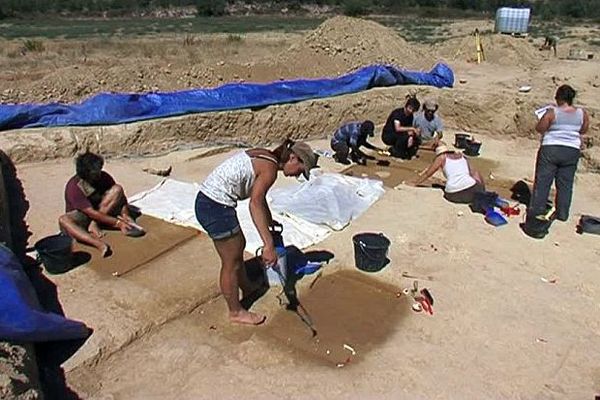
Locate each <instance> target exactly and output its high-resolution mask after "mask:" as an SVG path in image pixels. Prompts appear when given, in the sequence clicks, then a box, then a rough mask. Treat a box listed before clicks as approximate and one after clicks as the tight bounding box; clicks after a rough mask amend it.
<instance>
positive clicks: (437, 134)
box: [413, 100, 444, 150]
mask: <svg viewBox="0 0 600 400" xmlns="http://www.w3.org/2000/svg"><path fill="white" fill-rule="evenodd" d="M438 107H439V106H438V104H437V103H436V102H435V101H433V100H426V101H425V103H423V111H422V112H420V113H418V114H416V115H415V118H414V119H413V126H414V127H415V128H417V129H418V131H419V137H420V139H421V141H422V143H423V144H422V146H423V147H428V148H430V149H431V150H434V149H435V148H436V147H437V145H438V144H439V142H440V139H441V138H442V131H443V130H444V125H443V123H442V119H441V118H440V116H439V115H438V114H436V112H437V110H438Z"/></svg>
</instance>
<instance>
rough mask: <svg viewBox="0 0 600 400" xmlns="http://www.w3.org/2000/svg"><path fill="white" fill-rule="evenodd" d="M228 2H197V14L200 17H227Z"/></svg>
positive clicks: (222, 0) (209, 0) (204, 0)
mask: <svg viewBox="0 0 600 400" xmlns="http://www.w3.org/2000/svg"><path fill="white" fill-rule="evenodd" d="M226 6H227V1H225V0H196V13H197V15H198V16H200V17H218V16H221V15H225V11H226V9H225V8H226Z"/></svg>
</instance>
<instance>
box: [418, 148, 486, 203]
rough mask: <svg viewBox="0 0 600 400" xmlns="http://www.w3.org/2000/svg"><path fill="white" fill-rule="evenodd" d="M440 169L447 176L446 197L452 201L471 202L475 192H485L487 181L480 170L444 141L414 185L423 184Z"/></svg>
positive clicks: (436, 149)
mask: <svg viewBox="0 0 600 400" xmlns="http://www.w3.org/2000/svg"><path fill="white" fill-rule="evenodd" d="M439 170H442V172H443V174H444V176H445V177H446V185H445V187H444V198H445V199H446V200H448V201H449V202H451V203H462V204H470V203H472V202H473V199H474V198H475V194H477V193H479V192H485V183H484V182H483V178H482V177H481V175H480V174H479V172H477V171H476V170H475V169H473V168H472V167H471V165H470V164H469V161H468V160H467V159H466V158H465V157H464V156H463V155H462V154H460V153H455V152H454V151H451V150H450V149H448V147H447V146H446V145H445V144H444V143H443V142H441V143H440V144H439V145H438V146H437V147H436V148H435V159H434V160H433V162H432V163H431V165H430V166H429V168H428V169H427V170H426V171H425V172H424V173H423V175H421V177H420V178H418V179H417V180H416V181H414V182H413V185H414V186H420V185H422V184H423V182H425V181H426V180H427V179H429V178H430V177H431V176H433V174H435V173H436V172H437V171H439Z"/></svg>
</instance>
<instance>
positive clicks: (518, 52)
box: [434, 34, 543, 68]
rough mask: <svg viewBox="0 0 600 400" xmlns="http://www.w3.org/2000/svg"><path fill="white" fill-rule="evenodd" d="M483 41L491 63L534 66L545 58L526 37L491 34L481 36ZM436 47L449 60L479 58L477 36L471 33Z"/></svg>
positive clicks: (486, 54) (488, 60)
mask: <svg viewBox="0 0 600 400" xmlns="http://www.w3.org/2000/svg"><path fill="white" fill-rule="evenodd" d="M481 43H482V45H483V51H484V54H485V58H486V61H487V62H489V63H493V64H497V65H508V66H514V65H521V66H525V67H527V68H532V67H534V66H535V65H538V64H539V63H540V62H541V61H542V59H543V55H542V54H541V52H540V51H539V50H538V49H537V47H536V46H535V44H533V43H530V42H529V41H528V40H527V39H524V38H515V37H512V36H507V35H499V34H489V35H482V36H481ZM434 49H435V52H436V53H437V54H438V55H439V56H440V57H441V58H443V59H446V60H448V61H455V60H461V61H475V60H476V58H477V50H476V47H475V37H474V36H471V35H469V36H464V37H458V38H454V39H450V40H447V41H445V42H442V43H440V44H438V45H437V46H435V47H434Z"/></svg>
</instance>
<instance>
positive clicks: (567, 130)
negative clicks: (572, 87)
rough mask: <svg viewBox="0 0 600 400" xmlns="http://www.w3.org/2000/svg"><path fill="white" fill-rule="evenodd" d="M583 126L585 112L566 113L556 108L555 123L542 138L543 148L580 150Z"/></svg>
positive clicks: (578, 110)
mask: <svg viewBox="0 0 600 400" xmlns="http://www.w3.org/2000/svg"><path fill="white" fill-rule="evenodd" d="M582 125H583V110H582V109H581V108H577V109H575V112H565V111H563V110H561V109H560V108H559V107H554V122H553V123H552V124H551V125H550V127H549V128H548V131H546V133H544V136H543V137H542V146H556V145H558V146H567V147H574V148H576V149H579V148H580V147H581V134H580V133H579V130H581V126H582Z"/></svg>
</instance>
